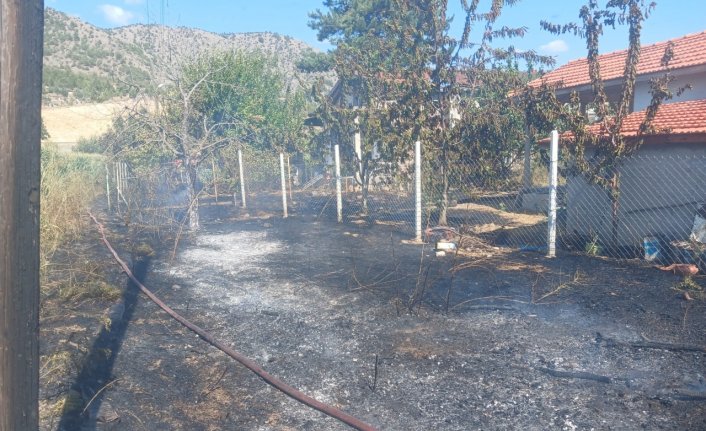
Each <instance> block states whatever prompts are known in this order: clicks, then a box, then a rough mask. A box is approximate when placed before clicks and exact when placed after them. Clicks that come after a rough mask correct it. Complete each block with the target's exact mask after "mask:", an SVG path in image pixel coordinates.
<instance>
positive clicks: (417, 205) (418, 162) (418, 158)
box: [414, 141, 422, 241]
mask: <svg viewBox="0 0 706 431" xmlns="http://www.w3.org/2000/svg"><path fill="white" fill-rule="evenodd" d="M414 238H415V239H416V240H417V241H421V240H422V143H421V141H417V142H415V143H414Z"/></svg>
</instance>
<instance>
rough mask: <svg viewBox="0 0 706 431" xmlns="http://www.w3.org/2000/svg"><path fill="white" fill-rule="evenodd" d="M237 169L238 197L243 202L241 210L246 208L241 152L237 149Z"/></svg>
mask: <svg viewBox="0 0 706 431" xmlns="http://www.w3.org/2000/svg"><path fill="white" fill-rule="evenodd" d="M238 169H239V170H240V197H241V198H242V200H243V208H247V203H246V202H245V176H244V175H243V152H242V151H241V150H240V149H238Z"/></svg>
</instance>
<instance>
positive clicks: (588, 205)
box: [566, 143, 706, 247]
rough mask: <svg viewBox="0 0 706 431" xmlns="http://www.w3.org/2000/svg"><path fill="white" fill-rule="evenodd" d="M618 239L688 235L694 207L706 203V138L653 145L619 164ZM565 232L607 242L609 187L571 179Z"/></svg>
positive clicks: (633, 242) (632, 242)
mask: <svg viewBox="0 0 706 431" xmlns="http://www.w3.org/2000/svg"><path fill="white" fill-rule="evenodd" d="M620 173H621V188H620V190H621V194H620V212H619V228H618V240H619V243H620V245H626V246H636V247H639V246H640V245H641V243H642V239H643V238H644V237H646V236H654V235H658V236H664V237H666V238H669V239H680V240H688V238H689V234H690V232H691V228H692V226H693V222H694V215H695V209H696V208H697V207H698V206H699V204H701V203H706V143H703V144H681V145H675V144H651V145H646V146H644V147H643V148H642V149H640V150H639V151H638V153H637V155H636V157H635V158H633V159H631V160H629V161H628V162H627V163H626V164H625V165H624V166H622V167H621V168H620ZM566 189H567V192H566V193H567V195H566V201H567V224H566V227H567V231H568V232H567V233H569V234H579V235H583V236H590V235H591V234H596V235H598V237H599V238H600V239H601V241H602V242H605V243H609V242H610V236H611V226H612V216H611V206H610V199H609V196H608V194H607V193H606V191H605V190H604V189H602V188H600V187H598V186H591V185H588V184H587V183H586V181H585V180H584V179H582V178H570V179H569V180H568V181H567V186H566Z"/></svg>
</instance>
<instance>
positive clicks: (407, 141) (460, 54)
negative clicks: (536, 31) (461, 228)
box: [311, 0, 551, 225]
mask: <svg viewBox="0 0 706 431" xmlns="http://www.w3.org/2000/svg"><path fill="white" fill-rule="evenodd" d="M513 3H515V1H511V0H507V1H503V0H495V1H493V2H492V4H491V6H490V9H489V10H488V11H481V10H480V9H479V2H476V1H474V2H470V3H469V2H467V1H461V4H462V6H463V10H464V14H465V17H464V18H465V21H464V27H463V31H462V33H461V34H460V35H459V36H453V35H452V34H451V30H450V23H451V18H450V17H449V14H448V2H447V0H426V1H423V0H328V1H326V2H325V6H327V7H328V8H329V11H328V13H324V12H321V11H318V10H317V11H316V12H315V13H313V14H312V15H311V18H312V23H311V25H312V27H313V28H315V29H317V30H318V31H319V35H318V36H319V39H329V41H331V42H332V43H334V44H335V45H336V56H337V59H340V60H338V61H337V62H336V64H337V67H336V72H337V73H338V74H339V78H341V81H342V83H343V86H344V87H343V88H346V85H347V86H348V88H351V89H353V91H354V92H355V93H356V94H357V95H359V96H362V97H361V99H362V100H361V103H360V106H362V107H363V108H360V109H361V111H363V110H365V112H366V113H367V115H366V116H365V117H366V118H367V121H368V122H369V123H371V124H377V125H379V127H375V128H372V127H368V133H370V131H371V130H374V131H375V132H377V133H379V135H380V136H373V137H371V138H372V139H368V141H370V142H372V143H378V142H388V143H389V144H388V145H387V148H388V149H389V150H391V151H390V152H391V153H393V154H396V155H398V156H401V157H405V156H407V157H408V156H409V155H411V149H412V146H413V143H414V142H415V141H417V140H421V141H422V143H423V145H424V151H425V154H426V156H425V158H426V159H427V160H429V161H430V163H431V165H432V168H433V170H434V171H435V175H434V176H433V178H438V181H439V184H438V188H439V190H440V193H439V195H438V200H437V204H438V209H439V215H438V218H439V220H438V222H439V224H442V225H445V224H447V216H446V213H447V208H448V202H449V198H448V195H449V188H450V183H449V178H450V171H451V165H452V164H453V162H454V161H456V160H459V159H460V158H461V157H462V156H463V155H464V154H468V151H467V148H466V143H465V142H466V141H467V140H468V138H473V137H474V136H478V135H479V134H485V135H486V136H487V135H488V132H489V130H490V129H491V128H492V124H486V125H485V126H482V124H481V121H478V120H477V119H475V118H472V117H469V116H468V115H459V114H461V113H462V112H463V111H464V110H465V109H468V108H469V107H470V106H472V104H471V103H470V100H472V99H473V98H475V97H477V96H479V95H480V93H481V92H482V91H481V90H482V87H483V86H484V85H486V84H488V83H495V82H496V81H495V80H492V79H490V76H491V75H487V74H486V72H487V71H488V70H490V69H492V68H493V67H494V66H498V65H502V64H507V63H508V62H511V63H512V62H513V61H517V60H526V61H533V62H535V63H547V62H550V61H551V60H550V59H548V58H546V57H541V56H538V55H536V54H535V53H534V52H532V51H526V52H518V51H516V50H515V49H513V48H512V47H511V46H510V47H507V48H496V47H493V46H492V43H493V42H494V41H495V40H497V39H503V38H507V39H511V38H514V37H521V36H522V35H524V33H525V29H524V28H522V27H521V28H509V27H506V26H503V27H501V28H500V29H495V24H496V22H497V20H498V18H499V17H500V14H501V12H502V9H503V7H505V6H509V5H512V4H513ZM498 106H499V105H498ZM343 114H345V113H343ZM341 117H342V118H346V115H341ZM487 118H488V117H486V119H487ZM362 119H363V116H362V115H361V116H360V118H359V120H360V125H359V128H360V130H361V131H363V130H364V129H365V127H364V125H363V123H362ZM468 121H471V122H473V121H475V125H474V126H464V125H463V123H464V122H466V123H467V122H468ZM457 126H458V127H457ZM348 127H350V126H348ZM343 128H344V129H345V127H343ZM495 130H499V129H495ZM362 140H363V141H366V138H365V137H363V138H362ZM480 141H481V140H480V139H476V142H480ZM386 156H387V155H386ZM359 164H360V165H361V166H365V161H362V163H359ZM360 170H361V172H360V173H359V176H360V177H361V178H363V179H364V178H365V175H362V174H363V172H362V169H360Z"/></svg>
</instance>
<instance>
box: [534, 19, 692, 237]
mask: <svg viewBox="0 0 706 431" xmlns="http://www.w3.org/2000/svg"><path fill="white" fill-rule="evenodd" d="M668 45H671V46H672V49H673V53H674V56H673V58H672V60H671V62H670V64H669V71H670V73H671V74H672V76H674V78H675V80H674V82H673V83H672V87H673V88H674V89H675V90H676V89H677V88H679V87H683V86H685V85H687V84H688V85H690V86H691V89H690V90H687V91H685V92H684V93H682V94H679V95H676V94H675V96H674V98H673V99H671V100H668V101H665V104H663V105H662V106H661V107H660V109H659V111H658V113H657V116H656V118H655V120H654V123H653V125H654V129H655V131H656V132H655V133H654V134H652V135H649V136H647V137H645V139H644V144H643V146H641V147H640V149H639V150H638V151H637V152H636V153H635V155H634V156H632V157H630V158H629V159H627V160H626V161H625V162H624V163H622V164H621V166H620V167H619V172H620V206H619V210H618V217H617V220H618V232H617V233H618V235H617V236H618V238H617V245H618V246H620V247H621V248H622V249H632V250H640V249H641V248H642V243H643V240H644V239H645V238H646V237H657V238H660V239H662V240H665V241H668V242H672V241H686V240H689V237H690V234H691V230H692V227H693V226H694V217H695V215H696V213H697V211H698V209H699V207H700V206H701V205H703V204H704V203H706V31H704V32H701V33H696V34H690V35H686V36H683V37H680V38H677V39H673V40H669V41H665V42H660V43H656V44H653V45H649V46H643V47H642V51H641V57H640V63H639V65H638V69H637V73H638V76H637V80H636V85H635V94H634V98H633V100H632V106H631V111H632V112H631V114H630V115H629V116H628V117H627V119H626V121H625V122H624V124H623V127H622V133H623V135H624V136H627V137H634V136H637V133H638V128H639V125H640V123H641V121H642V119H643V118H644V115H645V109H646V108H647V107H648V105H649V103H650V99H651V95H650V92H649V90H650V79H652V78H655V77H659V76H661V75H663V74H664V73H665V72H666V70H665V68H664V67H663V66H662V64H661V59H662V57H663V55H664V52H665V48H667V46H668ZM626 56H627V51H626V50H623V51H617V52H613V53H609V54H604V55H601V56H600V57H599V62H600V67H601V76H602V78H603V80H604V82H605V87H606V93H607V95H608V97H609V99H610V100H611V101H615V100H617V99H618V98H619V97H620V92H621V90H622V76H623V73H624V72H623V69H624V67H625V60H626ZM542 83H547V84H551V85H556V86H558V87H557V90H556V95H557V98H558V99H559V100H560V101H563V102H568V101H569V97H570V95H571V93H572V92H577V94H578V95H579V97H580V99H581V101H582V102H587V101H589V100H592V98H593V96H592V92H591V84H590V79H589V75H588V61H587V60H586V59H579V60H575V61H571V62H569V63H568V64H566V65H564V66H561V67H559V68H557V69H555V70H553V71H551V72H549V73H547V74H545V75H544V76H543V77H542V78H539V79H537V80H534V81H532V82H531V83H530V84H529V85H531V86H534V87H538V86H539V85H541V84H542ZM587 115H590V113H587ZM596 130H598V128H596ZM560 145H561V144H560ZM565 196H566V198H565V199H566V201H565V206H566V222H565V223H566V225H565V232H566V234H567V236H573V237H574V238H584V239H585V238H593V239H594V240H595V239H598V241H599V242H600V243H603V244H610V243H611V239H612V228H613V220H614V218H613V216H612V211H611V203H610V197H609V195H608V193H607V192H606V190H604V189H602V188H600V187H599V186H595V185H590V184H588V182H587V181H586V180H585V179H584V178H582V177H580V176H574V177H570V178H567V181H566V195H565Z"/></svg>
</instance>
